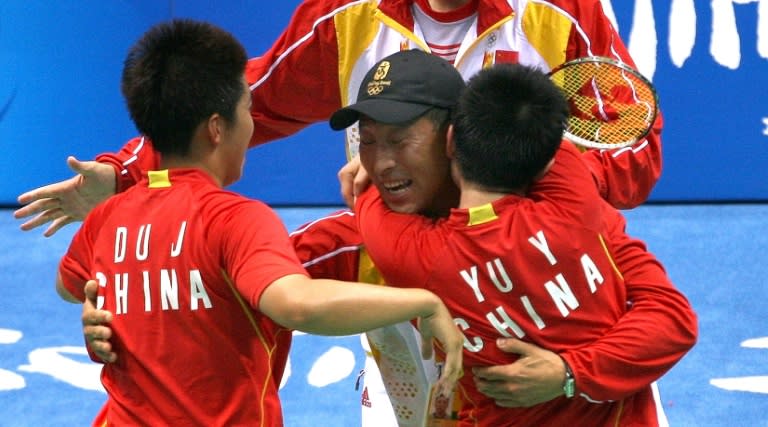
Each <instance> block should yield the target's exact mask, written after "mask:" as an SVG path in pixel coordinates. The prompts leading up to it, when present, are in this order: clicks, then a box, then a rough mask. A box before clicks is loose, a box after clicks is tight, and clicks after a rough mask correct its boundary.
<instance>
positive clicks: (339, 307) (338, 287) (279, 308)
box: [258, 274, 463, 395]
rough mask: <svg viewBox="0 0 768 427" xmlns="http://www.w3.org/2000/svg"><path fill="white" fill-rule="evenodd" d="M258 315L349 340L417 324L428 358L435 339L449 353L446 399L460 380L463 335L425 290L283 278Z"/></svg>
mask: <svg viewBox="0 0 768 427" xmlns="http://www.w3.org/2000/svg"><path fill="white" fill-rule="evenodd" d="M258 305H259V310H261V311H262V312H263V313H264V314H266V315H267V316H269V317H270V318H272V319H273V320H275V321H276V322H278V323H280V324H281V325H283V326H286V327H288V328H292V329H298V330H302V331H305V332H309V333H314V334H321V335H350V334H355V333H360V332H365V331H368V330H372V329H376V328H380V327H383V326H387V325H391V324H395V323H400V322H404V321H408V320H411V319H414V318H418V319H419V328H420V332H421V335H422V339H423V343H422V344H423V345H422V352H423V356H424V357H425V358H428V357H430V356H431V355H432V339H433V337H434V338H436V339H437V340H438V341H439V342H440V344H441V347H442V349H443V350H444V351H445V353H446V362H445V366H444V369H443V375H442V376H441V378H440V382H439V384H440V385H439V387H440V388H441V390H442V392H443V394H444V395H448V394H449V392H450V391H451V390H452V389H453V387H454V386H455V383H456V381H458V379H459V377H460V376H461V363H462V357H461V355H462V349H463V336H462V334H461V333H460V332H459V330H458V328H457V327H456V325H454V323H453V318H452V317H451V314H450V313H449V312H448V309H447V308H446V307H445V305H444V304H443V303H442V301H441V300H440V298H438V297H437V296H436V295H435V294H433V293H432V292H430V291H427V290H424V289H400V288H394V287H390V286H377V285H368V284H364V283H349V282H340V281H336V280H325V279H315V280H313V279H310V278H309V277H307V276H303V275H300V274H292V275H288V276H284V277H282V278H280V279H278V280H276V281H274V282H273V283H272V284H271V285H270V286H268V287H267V288H266V289H265V290H264V292H263V293H262V295H261V298H260V299H259V304H258Z"/></svg>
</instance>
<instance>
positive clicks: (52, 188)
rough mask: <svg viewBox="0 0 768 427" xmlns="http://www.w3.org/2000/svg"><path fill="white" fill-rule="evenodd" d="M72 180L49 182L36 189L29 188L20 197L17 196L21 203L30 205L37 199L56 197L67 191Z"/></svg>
mask: <svg viewBox="0 0 768 427" xmlns="http://www.w3.org/2000/svg"><path fill="white" fill-rule="evenodd" d="M70 180H71V179H70ZM70 180H66V181H61V182H57V183H54V184H48V185H46V186H43V187H39V188H35V189H34V190H29V191H27V192H26V193H23V194H21V195H19V197H17V198H16V201H18V202H19V204H20V205H28V204H30V203H32V202H34V201H36V200H43V199H55V198H56V197H57V196H58V195H59V194H61V193H62V192H64V191H67V189H68V188H69V186H71V184H69V181H70Z"/></svg>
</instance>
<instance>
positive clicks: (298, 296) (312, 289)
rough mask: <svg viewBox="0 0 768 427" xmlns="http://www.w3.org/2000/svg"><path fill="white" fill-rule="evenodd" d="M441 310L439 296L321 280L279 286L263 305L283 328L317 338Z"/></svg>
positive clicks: (369, 328)
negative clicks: (309, 334)
mask: <svg viewBox="0 0 768 427" xmlns="http://www.w3.org/2000/svg"><path fill="white" fill-rule="evenodd" d="M281 280H283V279H281ZM307 280H309V279H307ZM278 282H280V281H278ZM278 301H279V303H277V304H275V303H276V302H278ZM441 306H442V304H441V302H440V300H439V298H437V296H435V295H434V294H432V293H431V292H429V291H426V290H422V289H398V288H391V287H387V286H376V285H367V284H362V283H349V282H340V281H336V280H323V279H321V280H312V281H311V282H310V283H308V284H302V283H289V284H286V283H277V282H276V284H273V285H272V286H270V287H269V288H268V289H267V290H266V291H265V292H264V295H263V296H262V300H261V303H260V308H261V309H262V311H265V312H266V313H267V314H268V315H269V316H270V317H272V318H273V319H274V320H275V321H277V322H279V323H281V324H282V325H284V326H286V327H289V328H293V329H298V330H301V331H305V332H309V333H313V334H319V335H349V334H356V333H360V332H364V331H368V330H371V329H376V328H379V327H382V326H386V325H390V324H393V323H398V322H402V321H407V320H411V319H414V318H417V317H428V316H431V315H433V314H434V313H435V312H436V311H437V310H438V309H439V308H440V307H441Z"/></svg>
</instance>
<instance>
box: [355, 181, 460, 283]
mask: <svg viewBox="0 0 768 427" xmlns="http://www.w3.org/2000/svg"><path fill="white" fill-rule="evenodd" d="M355 213H356V215H357V220H358V222H357V226H358V228H359V229H360V234H361V235H362V238H363V241H364V242H365V247H366V249H367V250H368V253H369V254H370V256H371V259H372V260H373V263H374V264H375V265H376V267H377V268H378V269H379V271H380V272H381V273H382V275H383V276H384V277H385V278H386V280H387V283H388V284H389V285H393V286H408V287H414V288H425V287H426V282H427V280H428V279H429V276H430V275H431V272H432V271H433V270H434V267H433V265H432V263H433V260H434V258H435V257H436V256H437V254H440V253H442V252H443V250H444V248H445V247H446V244H445V238H444V236H443V234H442V233H440V232H439V231H438V232H433V231H434V230H435V228H436V227H438V226H439V224H440V223H441V221H438V222H433V221H432V220H431V219H429V218H426V217H424V216H421V215H416V214H402V213H397V212H394V211H392V210H390V209H389V208H388V207H387V205H386V204H385V203H384V201H382V199H381V196H380V195H379V191H378V190H377V189H376V188H375V187H374V186H369V187H368V189H367V190H366V191H365V192H364V193H363V194H362V195H361V196H359V197H358V198H357V200H356V201H355Z"/></svg>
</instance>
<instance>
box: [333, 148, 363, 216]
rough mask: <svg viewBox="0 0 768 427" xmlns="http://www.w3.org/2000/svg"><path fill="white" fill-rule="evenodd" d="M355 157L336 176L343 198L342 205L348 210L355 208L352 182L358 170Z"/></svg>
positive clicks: (358, 165) (357, 162)
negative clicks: (347, 207) (344, 204)
mask: <svg viewBox="0 0 768 427" xmlns="http://www.w3.org/2000/svg"><path fill="white" fill-rule="evenodd" d="M356 159H358V158H357V157H354V158H353V159H352V160H350V161H349V162H348V163H347V164H346V165H344V166H343V167H342V168H341V169H339V172H338V174H337V176H338V178H339V184H340V185H341V197H343V198H344V203H346V204H347V206H349V208H350V209H353V208H354V207H355V194H354V181H355V175H356V174H357V170H358V169H359V168H360V162H359V160H356Z"/></svg>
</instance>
